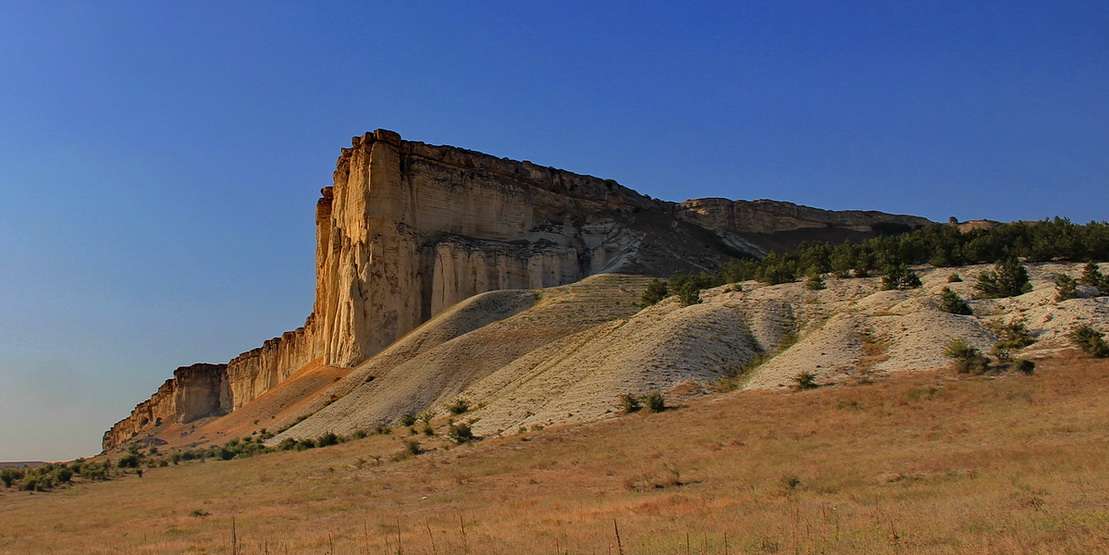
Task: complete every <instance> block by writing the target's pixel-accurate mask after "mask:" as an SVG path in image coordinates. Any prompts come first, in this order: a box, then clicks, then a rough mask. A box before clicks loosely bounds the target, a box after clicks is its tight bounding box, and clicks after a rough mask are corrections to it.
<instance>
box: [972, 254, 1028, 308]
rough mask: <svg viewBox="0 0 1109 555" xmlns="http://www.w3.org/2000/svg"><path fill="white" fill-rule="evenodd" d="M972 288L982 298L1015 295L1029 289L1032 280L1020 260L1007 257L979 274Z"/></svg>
mask: <svg viewBox="0 0 1109 555" xmlns="http://www.w3.org/2000/svg"><path fill="white" fill-rule="evenodd" d="M974 290H975V291H978V297H979V298H982V299H1000V298H1004V297H1015V296H1017V295H1023V294H1024V293H1027V292H1029V291H1031V290H1032V282H1031V280H1029V279H1028V270H1026V269H1025V268H1024V266H1023V265H1022V264H1021V263H1020V261H1018V260H1017V259H1016V258H1015V257H1009V258H1006V259H1005V260H1002V261H999V262H998V263H997V264H995V265H994V269H993V270H990V271H986V272H982V273H981V274H979V275H978V283H975V284H974Z"/></svg>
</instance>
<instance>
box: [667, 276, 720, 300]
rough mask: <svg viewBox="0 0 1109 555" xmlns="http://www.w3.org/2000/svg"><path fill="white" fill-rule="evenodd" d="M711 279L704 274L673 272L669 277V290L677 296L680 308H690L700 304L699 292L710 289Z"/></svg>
mask: <svg viewBox="0 0 1109 555" xmlns="http://www.w3.org/2000/svg"><path fill="white" fill-rule="evenodd" d="M712 284H713V280H712V277H711V276H709V275H708V274H706V273H704V272H700V273H697V274H684V273H682V272H674V275H673V276H671V277H670V284H669V289H670V291H672V292H673V293H674V294H676V295H677V296H678V300H679V301H681V303H682V306H690V305H694V304H699V303H700V302H701V290H702V289H705V288H708V287H712Z"/></svg>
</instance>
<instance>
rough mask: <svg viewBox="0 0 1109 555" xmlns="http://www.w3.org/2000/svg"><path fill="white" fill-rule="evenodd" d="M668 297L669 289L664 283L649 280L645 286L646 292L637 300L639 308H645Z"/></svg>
mask: <svg viewBox="0 0 1109 555" xmlns="http://www.w3.org/2000/svg"><path fill="white" fill-rule="evenodd" d="M669 295H670V287H669V286H668V285H667V283H666V282H665V281H662V280H660V279H654V280H651V283H648V284H647V290H646V291H644V292H643V296H642V297H640V299H639V306H641V307H643V308H647V307H648V306H651V305H653V304H657V303H658V302H659V301H661V300H662V299H665V298H666V297H667V296H669Z"/></svg>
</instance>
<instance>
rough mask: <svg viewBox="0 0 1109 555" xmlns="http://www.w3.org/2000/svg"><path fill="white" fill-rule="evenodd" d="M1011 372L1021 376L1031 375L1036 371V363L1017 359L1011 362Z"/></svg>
mask: <svg viewBox="0 0 1109 555" xmlns="http://www.w3.org/2000/svg"><path fill="white" fill-rule="evenodd" d="M1013 370H1016V371H1017V372H1020V373H1022V374H1028V375H1032V373H1033V372H1035V371H1036V363H1035V362H1032V361H1031V360H1028V359H1023V358H1018V359H1016V360H1014V361H1013Z"/></svg>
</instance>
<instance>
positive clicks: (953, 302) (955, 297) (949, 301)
mask: <svg viewBox="0 0 1109 555" xmlns="http://www.w3.org/2000/svg"><path fill="white" fill-rule="evenodd" d="M939 309H940V310H942V311H944V312H947V313H950V314H961V315H964V316H970V315H971V314H974V311H973V310H971V309H970V305H968V304H967V302H966V301H965V300H963V298H962V297H960V296H959V294H958V293H956V292H954V291H952V290H951V288H950V287H944V288H943V291H940V306H939Z"/></svg>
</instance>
